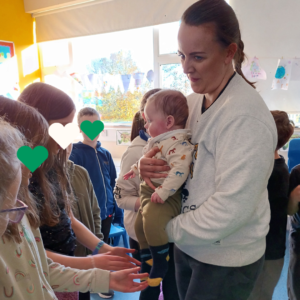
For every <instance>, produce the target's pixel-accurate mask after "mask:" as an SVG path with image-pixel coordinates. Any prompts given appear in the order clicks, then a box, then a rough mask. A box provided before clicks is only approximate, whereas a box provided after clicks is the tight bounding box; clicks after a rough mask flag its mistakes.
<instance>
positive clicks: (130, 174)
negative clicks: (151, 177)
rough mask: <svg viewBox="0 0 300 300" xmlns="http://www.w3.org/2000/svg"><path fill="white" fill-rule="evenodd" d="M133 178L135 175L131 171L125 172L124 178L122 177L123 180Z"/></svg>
mask: <svg viewBox="0 0 300 300" xmlns="http://www.w3.org/2000/svg"><path fill="white" fill-rule="evenodd" d="M134 177H135V173H134V172H133V171H132V170H131V171H129V172H127V173H126V174H125V175H124V176H123V179H124V180H128V179H131V178H134Z"/></svg>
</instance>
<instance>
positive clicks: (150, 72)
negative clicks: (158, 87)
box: [147, 70, 154, 83]
mask: <svg viewBox="0 0 300 300" xmlns="http://www.w3.org/2000/svg"><path fill="white" fill-rule="evenodd" d="M147 79H148V81H149V82H150V83H151V82H153V81H154V72H153V71H152V70H150V71H148V73H147Z"/></svg>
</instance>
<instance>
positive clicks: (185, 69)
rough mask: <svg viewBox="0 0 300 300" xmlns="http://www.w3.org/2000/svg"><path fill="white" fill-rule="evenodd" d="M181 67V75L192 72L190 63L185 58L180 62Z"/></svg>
mask: <svg viewBox="0 0 300 300" xmlns="http://www.w3.org/2000/svg"><path fill="white" fill-rule="evenodd" d="M181 65H182V68H183V73H185V74H189V73H192V72H193V70H194V68H193V65H192V62H191V61H190V60H189V59H187V58H186V59H185V60H183V61H181Z"/></svg>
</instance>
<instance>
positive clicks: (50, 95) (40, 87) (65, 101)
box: [18, 82, 75, 226]
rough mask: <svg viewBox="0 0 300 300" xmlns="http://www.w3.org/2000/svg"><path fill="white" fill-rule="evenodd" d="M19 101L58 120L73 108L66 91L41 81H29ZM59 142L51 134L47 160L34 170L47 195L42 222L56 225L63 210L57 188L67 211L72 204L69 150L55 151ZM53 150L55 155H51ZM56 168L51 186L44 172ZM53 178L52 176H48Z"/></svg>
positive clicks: (49, 119)
mask: <svg viewBox="0 0 300 300" xmlns="http://www.w3.org/2000/svg"><path fill="white" fill-rule="evenodd" d="M18 101H20V102H23V103H26V104H28V105H29V106H32V107H34V108H36V109H37V110H38V111H39V112H40V113H41V114H42V115H43V117H44V118H45V119H46V120H47V121H48V123H49V122H50V121H53V120H58V119H62V118H65V117H67V116H69V115H70V114H71V113H72V112H73V111H74V110H75V105H74V102H73V100H72V99H71V98H70V97H69V96H68V95H67V94H66V93H64V92H63V91H61V90H59V89H57V88H55V87H53V86H51V85H48V84H45V83H41V82H37V83H33V84H31V85H29V86H28V87H27V88H26V89H25V90H24V91H23V92H22V93H21V95H20V97H19V98H18ZM55 145H56V142H55V141H54V140H53V139H52V138H50V139H49V141H48V143H47V146H46V148H47V150H48V151H49V157H50V156H52V157H51V158H50V159H49V158H48V160H47V161H48V162H50V163H48V164H47V163H46V164H42V166H41V167H40V168H38V169H37V171H35V172H34V173H33V176H34V177H35V178H36V179H37V181H38V183H39V185H40V187H41V188H42V192H43V194H44V197H45V199H46V201H45V205H44V206H45V207H43V211H42V213H41V215H40V219H41V223H42V225H48V226H55V225H56V224H58V222H59V216H60V210H59V208H58V199H57V197H56V192H57V191H61V197H62V199H60V200H61V201H63V203H64V204H65V208H66V211H67V212H68V213H70V211H71V205H72V199H73V195H72V189H71V185H70V182H69V178H68V168H67V157H66V150H62V149H61V150H60V151H59V153H58V154H56V153H55V154H53V150H52V149H54V147H55ZM51 154H52V155H51ZM50 170H53V171H54V172H55V176H56V177H57V180H56V182H53V184H52V186H51V188H49V185H48V184H47V183H46V182H43V181H42V175H41V173H42V172H43V173H44V174H46V176H47V177H48V172H49V171H50ZM48 179H49V181H50V182H51V178H49V177H48Z"/></svg>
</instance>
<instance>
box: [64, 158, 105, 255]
mask: <svg viewBox="0 0 300 300" xmlns="http://www.w3.org/2000/svg"><path fill="white" fill-rule="evenodd" d="M68 169H69V175H70V181H71V185H72V189H73V192H74V196H75V203H74V207H73V213H74V216H75V218H76V219H78V220H79V221H80V222H82V223H83V224H84V225H85V226H86V227H87V228H88V229H89V230H90V231H91V232H92V233H94V234H95V235H96V236H97V237H98V238H99V239H101V240H102V239H103V234H102V233H101V217H100V208H99V204H98V201H97V197H96V194H95V191H94V187H93V184H92V181H91V179H90V176H89V173H88V171H87V170H86V169H85V168H83V167H81V166H78V165H75V164H74V163H73V162H72V161H70V160H68ZM76 244H77V247H76V249H75V253H74V254H75V256H87V255H89V254H92V251H90V250H89V249H87V248H86V247H84V246H83V245H81V244H80V243H79V242H78V241H76Z"/></svg>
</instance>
